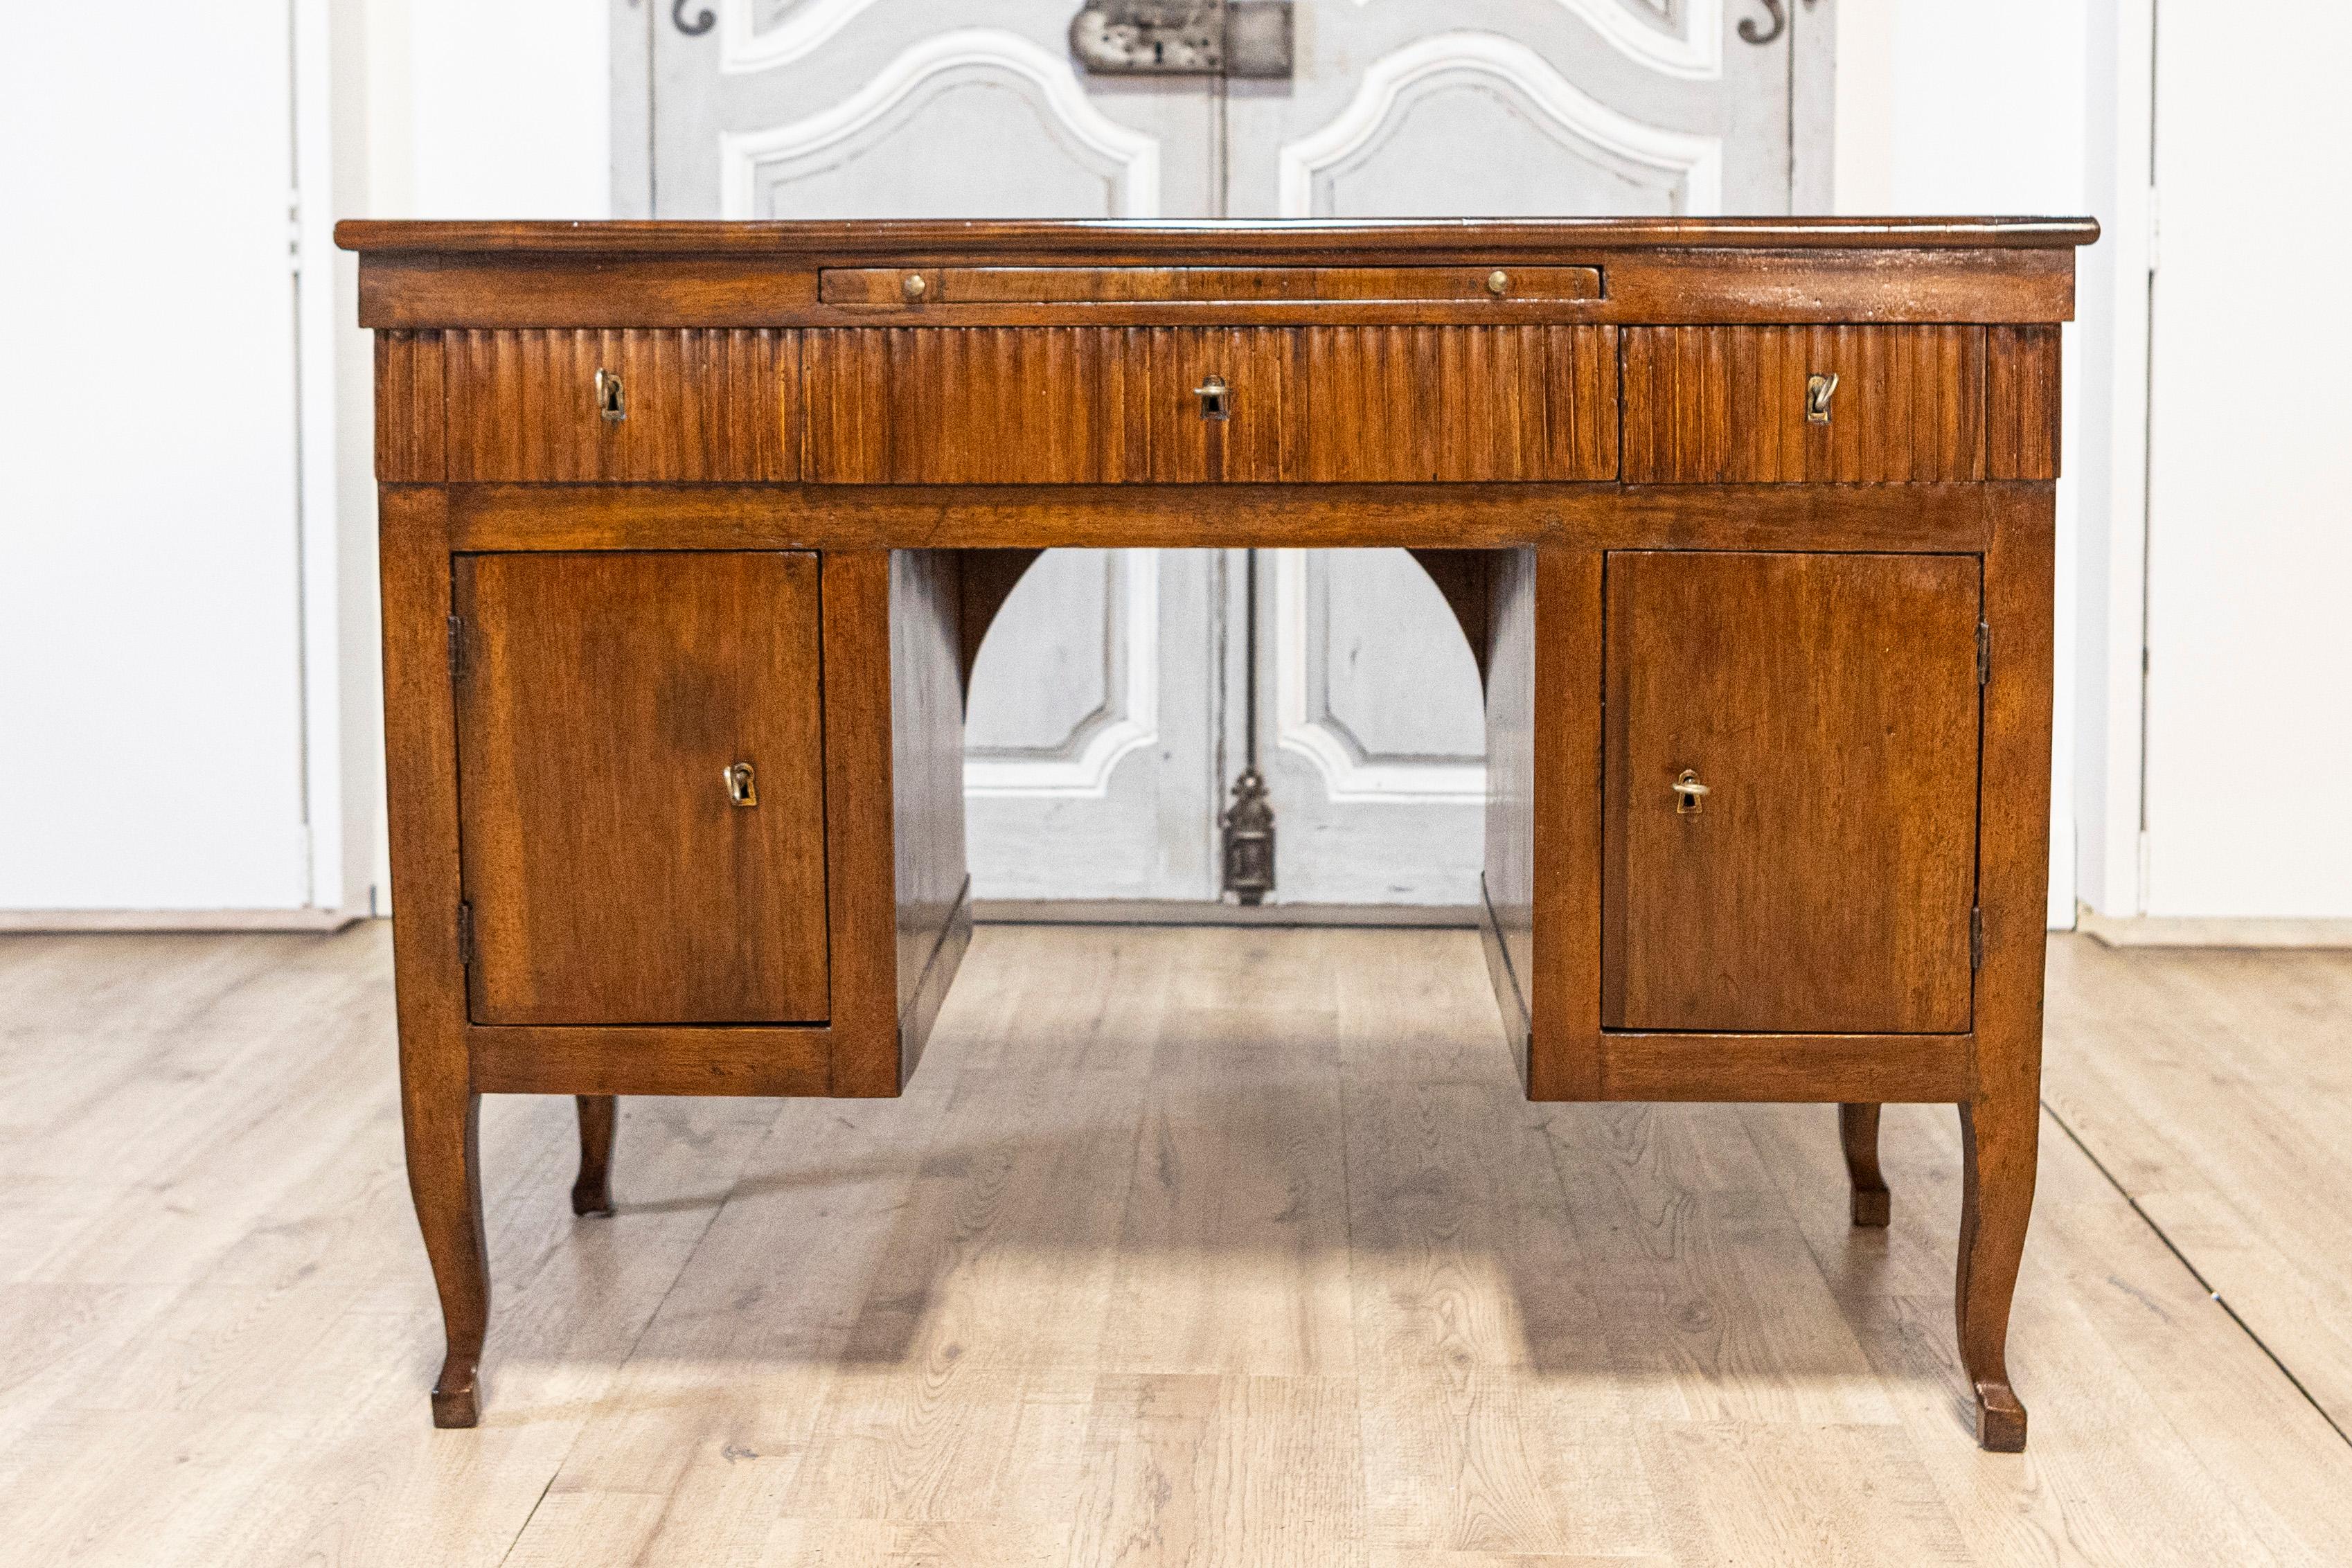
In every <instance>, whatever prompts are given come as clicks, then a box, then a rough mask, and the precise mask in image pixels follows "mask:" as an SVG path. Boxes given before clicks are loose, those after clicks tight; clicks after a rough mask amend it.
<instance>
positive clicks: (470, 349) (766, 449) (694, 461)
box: [446, 329, 801, 484]
mask: <svg viewBox="0 0 2352 1568" xmlns="http://www.w3.org/2000/svg"><path fill="white" fill-rule="evenodd" d="M798 339H799V333H797V332H793V331H775V330H772V329H754V330H735V331H729V330H723V329H709V330H703V329H692V330H681V331H453V332H450V333H448V334H447V340H446V341H447V368H446V376H447V383H448V394H447V395H448V413H449V416H448V425H447V441H448V471H449V478H450V479H451V480H452V481H453V482H456V483H465V482H467V481H504V482H514V483H531V482H542V483H562V484H581V483H595V482H599V481H614V482H624V481H640V482H642V481H656V480H674V481H680V482H692V481H696V480H704V481H711V482H730V483H757V482H762V481H769V482H773V481H788V480H792V479H798V478H800V471H801V464H800V345H799V342H798Z"/></svg>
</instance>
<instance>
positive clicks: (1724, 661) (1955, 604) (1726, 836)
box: [1601, 552, 1982, 1034]
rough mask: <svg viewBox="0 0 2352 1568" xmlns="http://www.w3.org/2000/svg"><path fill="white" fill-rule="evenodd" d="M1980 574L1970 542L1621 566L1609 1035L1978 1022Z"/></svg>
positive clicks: (1604, 982)
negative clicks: (1937, 550)
mask: <svg viewBox="0 0 2352 1568" xmlns="http://www.w3.org/2000/svg"><path fill="white" fill-rule="evenodd" d="M1981 584H1982V575H1981V570H1980V567H1979V562H1978V560H1977V558H1976V557H1974V556H1969V555H1859V554H1857V555H1815V554H1762V553H1734V552H1725V553H1702V552H1618V553H1614V554H1612V555H1611V556H1610V557H1609V563H1608V588H1607V605H1606V614H1607V616H1608V628H1607V659H1608V671H1607V679H1606V685H1607V704H1608V707H1607V720H1606V732H1605V738H1604V742H1603V746H1604V752H1605V768H1604V771H1605V774H1606V780H1605V786H1604V793H1605V799H1604V806H1605V816H1604V834H1605V837H1606V845H1605V854H1604V859H1603V866H1604V869H1603V880H1604V888H1603V892H1602V920H1603V924H1602V938H1601V941H1602V965H1601V987H1602V1021H1603V1023H1604V1025H1606V1026H1609V1027H1612V1028H1626V1029H1717V1030H1738V1031H1748V1032H1796V1033H1808V1034H1811V1033H1821V1034H1845V1033H1855V1034H1907V1033H1931V1034H1939V1033H1946V1032H1960V1031H1965V1030H1966V1029H1968V1028H1969V1019H1970V1010H1971V993H1972V985H1971V979H1972V975H1971V969H1970V956H1969V950H1970V940H1969V925H1970V917H1971V911H1972V909H1973V907H1974V904H1975V888H1976V842H1977V767H1978V759H1977V745H1978V716H1979V690H1980V689H1979V676H1978V668H1979V665H1978V651H1977V650H1978V630H1977V628H1978V622H1979V616H1980V614H1981V607H1982V591H1981ZM1677 784H1683V785H1685V786H1686V787H1685V788H1684V789H1679V790H1678V789H1677V787H1676V786H1677ZM1695 788H1703V789H1704V790H1705V792H1706V793H1705V794H1696V793H1694V791H1695Z"/></svg>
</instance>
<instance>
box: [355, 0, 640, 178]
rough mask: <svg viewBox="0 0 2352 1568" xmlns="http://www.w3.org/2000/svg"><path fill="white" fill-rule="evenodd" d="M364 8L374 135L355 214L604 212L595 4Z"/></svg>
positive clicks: (602, 57) (468, 1)
mask: <svg viewBox="0 0 2352 1568" xmlns="http://www.w3.org/2000/svg"><path fill="white" fill-rule="evenodd" d="M645 3H646V4H651V3H653V0H645ZM367 8H368V11H369V15H370V20H371V26H370V31H371V35H372V46H373V50H374V59H373V79H372V85H373V93H374V97H375V100H376V101H375V104H374V106H373V111H372V117H371V118H372V123H373V128H374V131H375V133H376V135H377V137H378V138H379V140H378V143H377V145H376V147H375V149H374V150H373V158H372V163H373V170H374V177H375V187H374V189H373V192H372V195H373V201H372V204H371V207H370V210H369V211H368V213H367V214H366V215H365V216H371V217H437V218H544V217H561V218H598V217H605V216H610V214H611V207H612V183H613V182H612V133H611V117H612V85H611V79H612V65H611V51H610V47H609V43H608V38H609V34H610V29H611V26H612V24H611V22H610V20H609V18H608V15H607V6H606V5H605V4H604V3H603V0H367ZM354 216H357V215H354Z"/></svg>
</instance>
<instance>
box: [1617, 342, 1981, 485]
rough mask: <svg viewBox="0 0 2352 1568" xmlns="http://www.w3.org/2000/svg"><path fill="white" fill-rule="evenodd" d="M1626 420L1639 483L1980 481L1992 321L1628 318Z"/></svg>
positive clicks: (1628, 450) (1628, 455) (1633, 480)
mask: <svg viewBox="0 0 2352 1568" xmlns="http://www.w3.org/2000/svg"><path fill="white" fill-rule="evenodd" d="M1831 377H1835V378H1836V379H1835V381H1834V382H1833V383H1832V382H1831V381H1830V380H1829V378H1831ZM1814 389H1819V390H1818V392H1817V391H1815V390H1814ZM1809 405H1810V406H1809ZM1624 419H1625V460H1624V468H1625V472H1624V478H1625V482H1626V483H1628V484H1701V485H1706V484H1782V483H1790V484H1793V483H1813V484H1821V483H1837V484H1883V483H1893V482H1901V481H1934V480H1946V481H1950V480H1967V479H1983V478H1984V477H1985V333H1984V329H1983V328H1981V327H1636V328H1629V329H1628V330H1627V331H1626V333H1625V412H1624Z"/></svg>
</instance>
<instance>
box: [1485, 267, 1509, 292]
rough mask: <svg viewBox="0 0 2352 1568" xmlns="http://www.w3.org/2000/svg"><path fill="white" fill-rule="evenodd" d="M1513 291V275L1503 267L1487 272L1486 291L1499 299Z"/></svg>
mask: <svg viewBox="0 0 2352 1568" xmlns="http://www.w3.org/2000/svg"><path fill="white" fill-rule="evenodd" d="M1510 291H1511V275H1510V274H1509V273H1507V272H1506V271H1504V270H1503V269H1502V268H1499V267H1498V268H1496V269H1495V270H1494V271H1492V272H1489V273H1487V274H1486V292H1487V293H1489V294H1492V295H1493V296H1495V298H1496V299H1497V300H1499V299H1501V298H1502V297H1503V296H1504V295H1506V294H1507V293H1509V292H1510Z"/></svg>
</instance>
